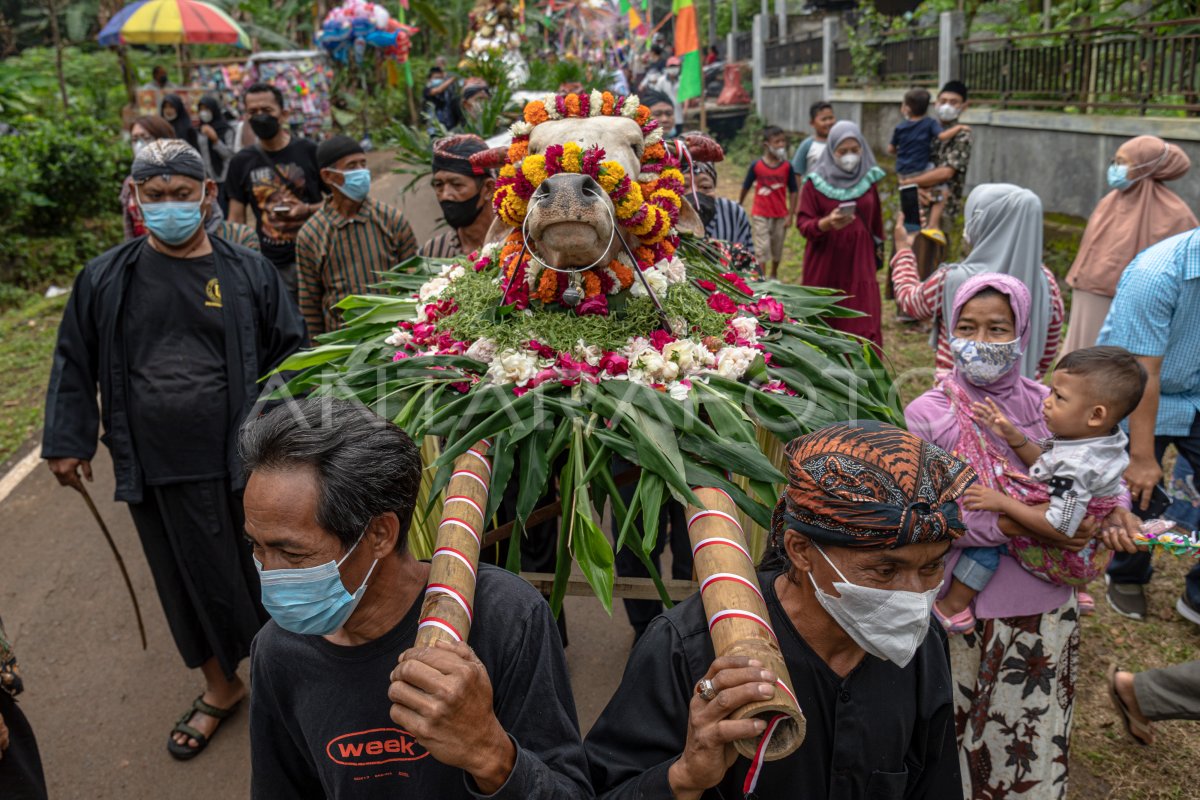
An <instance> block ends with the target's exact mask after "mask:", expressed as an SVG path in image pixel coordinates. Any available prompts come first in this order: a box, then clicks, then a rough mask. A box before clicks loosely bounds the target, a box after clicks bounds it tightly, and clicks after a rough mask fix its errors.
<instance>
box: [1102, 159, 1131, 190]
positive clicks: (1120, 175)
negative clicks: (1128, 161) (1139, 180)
mask: <svg viewBox="0 0 1200 800" xmlns="http://www.w3.org/2000/svg"><path fill="white" fill-rule="evenodd" d="M1108 185H1109V186H1111V187H1112V188H1114V189H1128V188H1129V187H1130V186H1133V181H1131V180H1129V167H1128V166H1126V165H1125V164H1109V165H1108Z"/></svg>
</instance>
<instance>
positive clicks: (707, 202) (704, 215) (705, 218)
mask: <svg viewBox="0 0 1200 800" xmlns="http://www.w3.org/2000/svg"><path fill="white" fill-rule="evenodd" d="M684 196H685V197H686V198H687V201H688V204H689V205H691V206H692V207H693V208H695V209H696V212H697V213H698V214H700V221H701V222H703V223H704V227H706V228H707V227H708V223H709V222H711V221H712V218H713V217H715V216H716V215H717V198H715V197H713V196H712V195H708V194H705V193H704V192H696V194H695V195H694V196H693V195H692V193H691V192H688V193H687V194H686V195H684ZM697 202H699V203H700V205H699V206H697V205H696V203H697Z"/></svg>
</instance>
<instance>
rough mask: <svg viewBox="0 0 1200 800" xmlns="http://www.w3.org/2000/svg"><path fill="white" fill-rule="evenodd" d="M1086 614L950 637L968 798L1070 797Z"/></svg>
mask: <svg viewBox="0 0 1200 800" xmlns="http://www.w3.org/2000/svg"><path fill="white" fill-rule="evenodd" d="M1078 664H1079V610H1078V607H1077V605H1076V601H1075V597H1074V595H1072V596H1071V599H1070V600H1069V601H1068V602H1067V603H1066V604H1065V605H1063V606H1062V607H1061V608H1058V609H1056V610H1054V611H1048V612H1046V613H1044V614H1034V615H1031V616H1026V617H1008V618H1003V619H983V620H979V622H978V623H977V624H976V626H975V630H974V631H972V632H969V633H966V634H964V635H962V636H952V637H950V665H951V671H952V677H953V682H954V721H955V727H956V730H957V733H958V741H959V748H958V752H959V759H960V761H961V765H962V777H963V796H965V797H973V798H980V800H994V799H995V798H1004V800H1062V798H1065V797H1066V796H1067V776H1068V769H1067V755H1068V750H1069V748H1070V741H1071V718H1072V712H1073V710H1074V698H1075V679H1076V674H1077V670H1078Z"/></svg>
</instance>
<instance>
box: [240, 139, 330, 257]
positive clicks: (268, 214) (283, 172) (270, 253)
mask: <svg viewBox="0 0 1200 800" xmlns="http://www.w3.org/2000/svg"><path fill="white" fill-rule="evenodd" d="M225 186H226V187H227V190H228V192H229V197H230V198H231V199H233V200H237V201H238V202H239V203H243V204H245V206H246V207H247V208H253V209H254V216H255V219H256V220H257V230H258V238H259V241H260V242H261V243H262V252H263V255H265V256H266V257H267V258H268V259H269V260H270V261H271V263H272V264H274V265H275V266H277V267H280V268H282V267H287V266H289V265H291V264H293V263H295V261H296V234H298V233H299V232H300V228H301V227H303V225H304V222H305V220H303V219H299V220H293V219H289V218H287V217H284V216H281V215H279V214H277V213H275V211H274V209H275V208H277V207H281V206H295V205H297V204H298V203H316V202H319V201H320V200H321V172H320V170H319V169H318V168H317V145H316V144H315V143H314V142H313V141H311V140H309V139H299V138H296V137H293V138H292V140H291V141H290V142H288V144H287V147H284V148H283V149H282V150H275V151H273V152H267V151H265V150H262V149H260V147H258V146H251V147H246V148H243V149H242V150H241V151H239V152H238V154H237V155H235V156H234V157H233V160H232V161H230V162H229V174H228V176H227V177H226V179H225Z"/></svg>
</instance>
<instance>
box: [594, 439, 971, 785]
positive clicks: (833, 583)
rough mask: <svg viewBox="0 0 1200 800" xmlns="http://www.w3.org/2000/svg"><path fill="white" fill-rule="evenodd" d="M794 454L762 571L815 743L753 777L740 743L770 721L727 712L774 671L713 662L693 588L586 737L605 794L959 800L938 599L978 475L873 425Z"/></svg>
mask: <svg viewBox="0 0 1200 800" xmlns="http://www.w3.org/2000/svg"><path fill="white" fill-rule="evenodd" d="M786 451H787V455H788V461H789V469H788V478H789V486H788V488H787V490H786V491H785V493H784V495H783V497H782V498H781V499H780V501H779V504H778V505H777V506H776V509H775V515H774V519H773V524H772V531H771V543H770V550H769V552H768V554H767V556H766V558H765V559H764V562H763V564H762V565H761V567H760V570H761V571H760V572H759V576H758V577H759V582H760V584H761V586H762V590H763V595H764V597H765V599H766V603H767V608H768V609H769V611H770V618H771V625H772V627H773V628H774V630H775V632H776V634H777V635H778V637H779V644H780V648H781V649H782V651H783V657H784V662H785V663H786V664H787V668H788V672H789V674H790V676H791V679H792V684H793V686H794V687H795V689H796V696H797V698H798V700H799V704H800V709H801V710H802V711H803V712H804V715H805V717H806V719H807V735H806V737H805V739H804V742H803V744H801V746H800V748H799V749H798V750H796V752H794V753H792V754H791V755H790V756H788V757H786V758H784V759H782V760H779V761H773V762H767V763H765V764H763V765H762V766H761V768H759V769H758V770H757V771H752V766H751V764H750V762H749V761H748V760H747V759H745V758H741V757H739V756H738V755H737V752H736V750H734V748H733V746H732V744H731V743H732V742H735V741H737V740H738V739H743V738H750V737H755V738H758V737H761V736H762V735H763V732H764V727H765V726H764V723H763V722H762V721H761V720H756V719H747V720H737V721H735V720H732V719H730V715H731V714H732V712H734V711H736V710H737V709H738V708H741V707H742V706H744V705H746V704H747V703H750V702H753V701H756V700H761V699H764V698H769V697H771V696H772V694H773V691H774V687H773V686H772V684H773V683H774V681H775V677H776V676H774V675H773V674H771V673H770V672H768V671H766V670H765V669H764V668H763V665H762V664H760V663H758V662H756V661H751V660H749V659H746V658H742V657H736V658H735V657H724V658H715V654H714V652H713V645H712V639H711V638H710V636H709V632H708V625H707V621H706V618H705V614H704V607H703V605H702V603H701V600H700V597H699V596H698V595H697V596H693V597H692V598H690V599H688V600H686V601H685V602H683V603H681V604H679V605H678V606H676V607H675V608H673V609H671V610H670V611H668V612H667V613H666V614H664V615H662V616H661V617H659V618H658V619H657V620H655V621H654V622H653V623H651V625H650V627H649V629H648V630H647V631H646V634H645V636H643V637H642V639H641V641H639V642H638V644H637V646H636V647H635V648H634V650H633V653H632V655H631V656H630V659H629V664H628V666H627V667H626V669H625V677H624V679H623V681H622V683H621V686H620V688H619V689H618V690H617V693H616V695H615V696H614V697H613V699H612V701H611V702H610V703H609V705H608V708H606V709H605V711H604V713H603V714H602V715H601V717H600V719H599V720H598V721H597V723H596V725H595V727H593V728H592V730H591V733H590V734H589V735H588V737H587V741H586V745H585V747H586V750H587V755H588V761H589V764H590V767H591V774H592V783H593V786H594V787H595V789H596V794H597V796H598V797H601V798H614V799H615V798H622V799H625V798H628V799H629V800H633V798H637V799H638V800H658V799H659V798H661V799H662V800H695V798H704V800H716V799H717V798H741V797H743V796H756V797H759V798H781V799H782V798H787V799H788V800H816V798H820V799H821V800H826V799H828V800H874V799H876V798H878V799H879V800H884V799H887V800H892V799H893V798H895V800H900V798H904V799H905V800H918V799H921V800H953V799H954V798H959V799H961V797H962V783H961V781H960V779H959V766H958V753H957V747H956V743H955V734H954V724H953V723H954V719H953V713H954V706H953V700H952V697H951V683H950V680H951V678H950V662H949V657H948V653H947V650H946V638H945V635H944V633H943V632H942V630H941V627H940V626H939V625H938V624H937V623H936V622H933V623H931V622H930V619H929V608H930V606H931V605H932V603H933V599H934V597H936V595H937V593H938V590H939V588H940V586H941V581H942V566H943V563H942V562H943V559H944V557H945V555H946V552H947V551H948V550H949V546H950V545H949V540H950V539H951V538H953V537H955V536H958V535H959V534H960V533H961V528H962V523H961V521H960V517H959V515H958V509H957V506H956V505H955V502H954V501H955V499H956V498H957V497H959V496H960V495H961V494H962V493H963V492H964V491H965V490H966V488H967V486H968V484H970V482H971V481H972V480H973V479H974V473H972V472H971V470H970V468H969V467H967V466H966V465H965V464H963V463H962V462H960V461H958V460H957V459H955V458H953V457H951V456H950V455H948V454H946V453H945V452H943V451H941V450H939V449H938V448H937V447H935V446H933V445H931V444H927V443H924V442H922V441H920V440H919V439H917V438H916V437H914V436H912V435H910V434H908V433H905V432H903V431H901V430H899V429H897V428H894V427H892V426H890V425H883V424H880V423H875V422H868V423H861V424H860V425H834V426H830V427H828V428H825V429H822V430H820V431H817V432H816V433H813V434H810V435H808V436H803V437H801V438H799V439H795V440H793V441H792V442H791V443H790V444H789V445H788V446H787V448H786ZM931 630H932V631H933V633H932V635H930V631H931Z"/></svg>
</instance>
